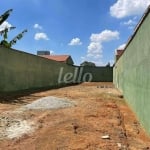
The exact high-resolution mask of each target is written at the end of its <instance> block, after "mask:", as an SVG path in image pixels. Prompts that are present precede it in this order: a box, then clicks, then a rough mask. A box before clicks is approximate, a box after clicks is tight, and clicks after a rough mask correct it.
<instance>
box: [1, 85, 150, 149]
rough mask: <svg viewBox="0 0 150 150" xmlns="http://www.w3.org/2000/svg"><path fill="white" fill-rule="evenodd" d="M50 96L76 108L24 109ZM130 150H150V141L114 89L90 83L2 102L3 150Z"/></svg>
mask: <svg viewBox="0 0 150 150" xmlns="http://www.w3.org/2000/svg"><path fill="white" fill-rule="evenodd" d="M47 96H54V97H58V98H65V99H66V98H67V99H68V100H70V101H71V102H72V103H74V106H71V107H66V108H60V109H46V110H38V109H37V110H23V111H22V110H21V109H20V108H21V107H22V106H24V105H26V104H30V103H31V102H33V101H35V100H37V99H39V98H41V97H47ZM10 100H11V102H10ZM24 131H25V132H24ZM129 149H130V150H146V149H150V138H149V137H148V136H147V135H146V133H145V132H144V130H143V129H142V128H141V126H140V124H139V122H138V121H137V119H136V117H135V115H134V113H133V112H132V111H131V109H130V108H129V107H128V106H127V104H126V103H125V101H124V99H123V98H122V96H121V94H120V93H119V92H118V91H117V90H116V89H115V88H113V85H112V83H84V84H81V85H77V86H70V87H65V88H61V89H55V90H49V91H44V92H38V93H34V94H30V95H27V96H21V97H18V96H17V97H13V98H11V97H7V98H6V97H4V98H1V99H0V150H129Z"/></svg>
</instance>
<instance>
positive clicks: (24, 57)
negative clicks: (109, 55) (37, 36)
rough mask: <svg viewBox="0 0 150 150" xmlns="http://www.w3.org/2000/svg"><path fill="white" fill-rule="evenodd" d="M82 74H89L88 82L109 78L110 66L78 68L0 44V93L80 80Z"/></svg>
mask: <svg viewBox="0 0 150 150" xmlns="http://www.w3.org/2000/svg"><path fill="white" fill-rule="evenodd" d="M86 73H91V74H92V81H110V79H111V80H112V68H110V67H109V68H105V67H99V68H98V67H94V68H90V67H87V68H84V69H81V67H78V66H72V65H67V64H64V63H60V62H56V61H53V60H49V59H46V58H43V57H40V56H36V55H32V54H28V53H25V52H22V51H17V50H14V49H8V48H4V47H2V46H0V93H3V92H13V91H20V90H26V89H28V90H30V89H39V88H46V87H47V88H53V87H58V86H59V87H60V86H62V85H63V86H64V85H68V84H73V83H80V82H83V81H84V80H83V79H84V75H87V74H86ZM108 74H109V75H108ZM87 78H88V76H87Z"/></svg>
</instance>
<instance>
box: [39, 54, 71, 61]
mask: <svg viewBox="0 0 150 150" xmlns="http://www.w3.org/2000/svg"><path fill="white" fill-rule="evenodd" d="M40 56H41V57H44V58H47V59H51V60H55V61H59V62H66V61H67V59H68V58H69V57H70V56H69V55H40Z"/></svg>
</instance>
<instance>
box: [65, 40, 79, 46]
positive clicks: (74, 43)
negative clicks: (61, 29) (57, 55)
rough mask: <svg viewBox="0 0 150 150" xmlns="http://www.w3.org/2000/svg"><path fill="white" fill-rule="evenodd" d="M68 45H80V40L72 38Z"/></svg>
mask: <svg viewBox="0 0 150 150" xmlns="http://www.w3.org/2000/svg"><path fill="white" fill-rule="evenodd" d="M68 45H70V46H75V45H82V42H81V41H80V39H79V38H73V39H72V40H71V41H70V43H69V44H68Z"/></svg>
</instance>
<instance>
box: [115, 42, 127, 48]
mask: <svg viewBox="0 0 150 150" xmlns="http://www.w3.org/2000/svg"><path fill="white" fill-rule="evenodd" d="M125 46H126V44H125V43H124V44H122V45H120V46H119V47H118V48H117V49H124V48H125Z"/></svg>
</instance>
